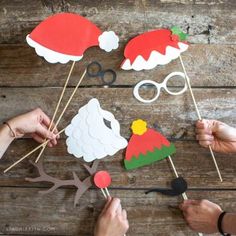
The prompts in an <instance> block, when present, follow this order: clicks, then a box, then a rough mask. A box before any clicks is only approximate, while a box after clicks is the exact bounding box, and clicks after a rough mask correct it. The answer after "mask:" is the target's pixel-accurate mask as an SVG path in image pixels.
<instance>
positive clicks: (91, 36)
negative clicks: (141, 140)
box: [26, 13, 119, 63]
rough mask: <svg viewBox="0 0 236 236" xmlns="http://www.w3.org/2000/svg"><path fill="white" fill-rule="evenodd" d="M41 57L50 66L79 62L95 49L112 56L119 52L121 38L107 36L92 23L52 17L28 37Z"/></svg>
mask: <svg viewBox="0 0 236 236" xmlns="http://www.w3.org/2000/svg"><path fill="white" fill-rule="evenodd" d="M26 40H27V43H28V44H29V45H30V46H31V47H34V48H35V51H36V53H37V54H38V55H39V56H42V57H44V58H45V59H46V60H47V61H48V62H50V63H56V62H60V63H67V62H68V61H70V60H71V61H79V60H80V59H81V58H82V57H83V53H84V52H85V50H86V49H87V48H89V47H92V46H99V47H100V48H101V49H103V50H105V51H107V52H110V51H111V50H112V49H117V48H118V46H119V45H118V42H119V38H118V37H117V36H116V34H115V33H114V32H113V31H109V32H103V33H102V31H101V30H100V29H99V28H98V27H97V26H96V25H95V24H94V23H92V22H91V21H89V20H88V19H86V18H84V17H82V16H80V15H78V14H72V13H60V14H56V15H53V16H50V17H48V18H47V19H46V20H44V21H43V22H41V23H40V24H39V25H38V26H37V27H36V28H35V29H34V30H33V31H32V32H31V33H30V34H29V35H27V37H26Z"/></svg>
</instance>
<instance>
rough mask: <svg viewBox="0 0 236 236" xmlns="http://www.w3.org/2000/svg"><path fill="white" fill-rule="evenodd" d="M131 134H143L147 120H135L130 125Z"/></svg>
mask: <svg viewBox="0 0 236 236" xmlns="http://www.w3.org/2000/svg"><path fill="white" fill-rule="evenodd" d="M131 129H132V131H133V134H137V135H143V134H144V133H145V132H146V131H147V122H146V121H144V120H141V119H139V120H135V121H133V123H132V125H131Z"/></svg>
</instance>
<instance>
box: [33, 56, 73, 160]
mask: <svg viewBox="0 0 236 236" xmlns="http://www.w3.org/2000/svg"><path fill="white" fill-rule="evenodd" d="M74 66H75V61H73V63H72V65H71V68H70V71H69V74H68V76H67V79H66V82H65V84H64V87H63V89H62V92H61V95H60V98H59V100H58V102H57V105H56V109H55V111H54V113H53V116H52V120H51V122H50V125H49V128H48V130H51V128H52V125H53V122H54V120H55V117H56V114H57V112H58V109H59V106H60V104H61V101H62V98H63V96H64V94H65V91H66V87H67V85H68V82H69V80H70V77H71V74H72V71H73V69H74ZM46 140H47V139H45V140H44V141H46ZM46 146H47V145H46V144H45V145H44V146H42V149H41V151H40V153H39V154H38V156H37V158H36V161H35V162H36V163H37V162H38V161H39V159H40V157H41V155H42V154H43V151H44V149H45V148H46Z"/></svg>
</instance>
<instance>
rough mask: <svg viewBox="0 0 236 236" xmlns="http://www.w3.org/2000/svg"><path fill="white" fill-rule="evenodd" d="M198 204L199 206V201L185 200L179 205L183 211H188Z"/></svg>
mask: <svg viewBox="0 0 236 236" xmlns="http://www.w3.org/2000/svg"><path fill="white" fill-rule="evenodd" d="M197 204H198V201H197V200H191V199H189V200H184V202H183V203H181V204H180V205H179V208H180V210H181V211H186V210H187V208H188V207H189V206H191V205H197Z"/></svg>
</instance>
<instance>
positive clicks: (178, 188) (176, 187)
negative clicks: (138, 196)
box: [145, 177, 188, 196]
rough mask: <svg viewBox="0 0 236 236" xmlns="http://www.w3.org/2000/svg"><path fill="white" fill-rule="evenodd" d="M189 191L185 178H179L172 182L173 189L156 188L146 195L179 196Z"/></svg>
mask: <svg viewBox="0 0 236 236" xmlns="http://www.w3.org/2000/svg"><path fill="white" fill-rule="evenodd" d="M187 189H188V184H187V182H186V180H185V179H184V178H183V177H178V178H176V179H173V180H172V181H171V189H163V188H154V189H150V190H148V191H147V192H145V194H148V193H151V192H158V193H162V194H164V195H168V196H179V195H181V194H182V193H184V192H186V190H187Z"/></svg>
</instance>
